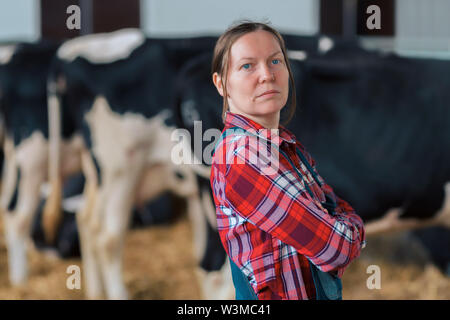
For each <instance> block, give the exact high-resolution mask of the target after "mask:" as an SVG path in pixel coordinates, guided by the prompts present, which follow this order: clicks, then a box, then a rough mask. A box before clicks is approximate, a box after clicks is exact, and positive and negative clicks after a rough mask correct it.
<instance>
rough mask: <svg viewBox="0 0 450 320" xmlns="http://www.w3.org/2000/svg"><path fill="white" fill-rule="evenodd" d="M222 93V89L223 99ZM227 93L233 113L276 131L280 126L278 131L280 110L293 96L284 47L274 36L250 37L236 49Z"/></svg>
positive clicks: (264, 33)
mask: <svg viewBox="0 0 450 320" xmlns="http://www.w3.org/2000/svg"><path fill="white" fill-rule="evenodd" d="M215 82H216V81H215ZM221 89H222V88H219V87H218V90H219V93H220V94H222V95H223V90H221ZM221 91H222V92H221ZM227 91H228V104H229V107H230V111H231V112H233V113H239V114H243V115H245V116H248V117H249V118H250V119H253V120H256V121H257V122H259V123H260V124H263V125H266V126H272V127H273V124H274V123H275V122H276V128H278V121H279V115H280V110H281V109H282V108H283V107H284V106H285V104H286V101H287V98H288V94H289V72H288V69H287V67H286V62H285V61H284V57H283V52H282V51H281V48H280V45H279V44H278V41H277V40H276V38H275V37H274V36H273V35H272V34H271V33H269V32H267V31H263V30H260V31H255V32H251V33H247V34H245V35H243V36H242V37H240V38H239V39H238V40H236V42H235V43H234V44H233V45H232V47H231V50H230V57H229V65H228V79H227Z"/></svg>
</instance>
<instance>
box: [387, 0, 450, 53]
mask: <svg viewBox="0 0 450 320" xmlns="http://www.w3.org/2000/svg"><path fill="white" fill-rule="evenodd" d="M395 9H396V16H397V20H396V24H395V28H396V39H395V40H396V41H395V45H396V48H397V50H402V51H403V50H413V51H433V52H440V53H445V52H447V53H450V19H449V14H450V1H448V0H427V1H422V0H397V2H396V8H395Z"/></svg>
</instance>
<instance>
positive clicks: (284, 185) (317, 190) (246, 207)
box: [211, 112, 365, 300]
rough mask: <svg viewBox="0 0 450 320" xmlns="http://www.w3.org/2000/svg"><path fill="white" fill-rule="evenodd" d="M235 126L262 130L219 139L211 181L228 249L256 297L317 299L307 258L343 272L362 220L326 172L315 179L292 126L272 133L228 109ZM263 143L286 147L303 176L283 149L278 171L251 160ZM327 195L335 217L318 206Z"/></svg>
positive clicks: (358, 242) (359, 238) (360, 237)
mask: <svg viewBox="0 0 450 320" xmlns="http://www.w3.org/2000/svg"><path fill="white" fill-rule="evenodd" d="M231 127H239V128H242V129H245V130H252V132H257V135H256V136H252V135H250V136H249V135H243V134H242V133H241V134H239V133H237V132H236V133H233V134H230V135H228V136H226V137H225V138H224V139H223V140H221V141H219V142H218V144H217V145H216V149H215V153H214V157H213V161H212V170H211V186H212V190H213V195H214V202H215V205H216V213H217V223H218V230H219V234H220V238H221V241H222V244H223V246H224V248H225V251H226V252H227V254H228V256H230V257H231V259H232V260H233V261H234V262H235V263H236V265H237V266H238V267H239V268H240V269H241V270H242V271H243V273H244V274H245V275H246V276H247V278H248V280H249V282H250V284H251V285H252V287H253V289H254V290H255V292H256V294H257V295H258V299H261V300H262V299H314V298H315V286H314V282H313V278H312V275H311V271H310V266H309V264H310V263H313V264H314V265H316V266H317V267H318V268H319V269H320V270H321V271H324V272H329V271H333V272H335V273H336V274H337V275H338V276H339V277H341V276H342V274H343V272H344V269H345V268H346V266H348V264H349V263H350V262H351V261H352V260H353V259H355V258H357V257H358V256H359V254H360V251H361V248H362V247H363V246H364V243H365V241H364V238H365V236H364V227H363V222H362V220H361V218H360V217H359V216H358V215H356V213H355V211H354V209H353V208H352V207H351V206H350V205H349V204H348V203H347V202H345V201H344V200H342V199H340V198H339V197H337V196H336V195H335V194H334V192H333V189H332V188H331V187H330V186H329V185H327V184H326V183H325V182H324V181H323V179H322V178H321V177H320V175H318V179H320V180H319V181H320V182H321V184H322V187H320V186H319V185H318V184H317V183H316V181H315V180H314V179H313V177H312V176H311V174H310V173H309V172H308V171H307V169H306V167H305V166H304V165H303V163H302V162H301V161H300V158H299V157H298V155H297V154H296V151H295V147H296V146H297V147H299V148H300V150H301V152H302V153H303V154H304V155H305V157H306V159H307V161H308V162H309V163H310V164H311V165H312V167H313V170H314V171H315V172H316V173H317V171H316V168H315V162H314V160H313V159H312V157H311V156H310V155H309V154H308V153H307V152H306V150H305V149H304V147H303V146H302V144H301V143H300V142H298V141H297V139H296V138H295V136H294V135H293V134H292V133H291V132H290V131H288V130H287V129H286V128H284V127H283V126H281V125H280V128H279V130H276V131H277V133H276V134H275V135H274V134H273V131H271V130H270V129H265V128H264V127H262V126H261V125H260V124H258V123H256V122H254V121H252V120H250V119H248V118H247V117H244V116H242V115H238V114H233V113H231V112H227V115H226V119H225V128H224V130H227V129H229V128H231ZM260 137H264V138H263V139H260ZM262 141H264V142H265V143H266V146H268V145H271V144H273V143H274V144H275V145H276V146H277V147H278V148H280V150H282V151H284V152H285V154H286V155H287V156H288V157H289V158H290V159H291V161H292V162H293V163H294V164H295V166H296V167H297V169H299V170H300V172H301V173H302V174H303V177H299V175H298V174H297V171H296V170H294V169H293V168H292V166H291V165H290V164H289V162H288V161H287V160H286V159H285V158H284V157H282V156H281V154H280V156H279V157H278V158H279V159H278V162H277V164H278V166H277V170H276V173H274V174H267V173H266V172H262V167H263V166H258V165H255V161H251V160H252V159H254V158H252V157H256V155H257V151H256V150H258V149H257V143H260V144H261V142H262ZM268 142H270V144H269V143H268ZM259 154H260V153H258V155H259ZM271 160H274V159H271ZM274 161H275V160H274ZM302 179H303V181H306V184H307V185H308V186H309V188H310V190H311V191H312V193H313V195H314V197H311V196H310V194H309V193H308V191H307V190H306V189H305V185H304V183H305V182H303V181H302ZM325 194H327V195H328V196H329V197H331V198H333V199H334V200H335V201H336V203H337V208H336V210H335V214H334V215H331V214H329V213H328V211H327V210H326V209H324V208H323V207H322V205H321V204H320V202H323V201H325Z"/></svg>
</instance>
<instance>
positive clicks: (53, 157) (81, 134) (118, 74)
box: [44, 29, 232, 299]
mask: <svg viewBox="0 0 450 320" xmlns="http://www.w3.org/2000/svg"><path fill="white" fill-rule="evenodd" d="M214 43H215V39H214V38H196V39H182V40H176V39H171V40H162V39H147V38H145V36H144V34H143V33H142V32H141V31H139V30H135V29H124V30H120V31H116V32H112V33H109V34H95V35H89V36H84V37H80V38H76V39H73V40H70V41H68V42H66V43H64V44H63V45H62V46H61V47H60V48H59V49H58V52H57V59H56V60H55V63H54V65H53V68H52V71H51V79H50V82H49V91H50V97H49V114H50V119H49V120H50V161H49V162H50V168H49V174H50V180H51V184H52V188H51V189H52V192H51V195H50V197H49V200H48V202H47V205H46V209H45V212H44V222H45V223H44V225H45V229H46V232H47V234H48V235H49V239H50V240H51V239H52V238H53V237H54V234H52V233H51V232H49V231H51V230H54V226H55V225H57V223H58V220H59V218H58V212H59V203H60V198H61V195H60V186H61V184H62V181H63V179H64V174H63V173H62V172H63V171H64V170H63V167H64V162H65V161H66V160H64V158H65V154H64V150H63V148H62V145H63V143H62V142H63V141H65V140H67V139H71V140H72V141H73V140H79V141H80V144H79V145H80V148H79V153H78V154H77V155H76V156H75V158H74V159H71V160H70V161H72V162H76V163H80V165H81V167H82V169H83V173H84V175H85V177H86V184H85V189H84V198H85V202H84V206H83V208H82V209H81V210H80V212H78V213H77V223H78V227H79V232H80V240H81V252H82V260H83V270H84V275H85V288H86V294H87V296H88V297H89V298H99V297H103V296H104V295H106V297H107V298H110V299H123V298H127V290H126V288H125V285H124V281H123V276H122V252H123V245H124V237H125V232H126V230H127V228H128V225H129V220H130V211H131V208H132V206H133V204H139V203H142V202H144V201H146V200H148V199H152V198H156V197H157V196H158V195H160V194H162V193H163V192H164V191H171V192H173V193H174V194H176V195H178V196H180V197H183V198H185V199H187V211H188V214H189V217H190V219H191V222H192V227H193V235H194V253H195V256H196V257H197V258H199V257H200V256H201V254H202V252H203V251H204V250H205V248H204V247H205V239H204V237H205V231H204V225H205V217H204V215H203V208H202V203H201V202H200V198H199V195H198V193H199V190H198V186H197V183H196V175H195V174H199V175H201V176H204V177H206V176H209V170H208V169H205V168H203V167H202V166H195V165H194V166H192V165H175V164H174V162H173V161H172V150H173V146H174V145H175V141H174V140H173V131H174V129H175V126H174V125H173V123H171V111H170V106H171V104H172V99H173V96H174V95H173V93H174V79H175V75H176V73H177V71H178V69H179V68H180V67H181V65H182V64H183V62H184V61H185V60H187V59H188V58H190V57H192V56H194V55H196V54H198V53H199V52H203V51H204V50H212V48H213V46H214ZM68 115H69V116H68ZM149 254H150V253H149ZM221 275H222V274H220V275H219V276H218V275H216V274H214V273H208V272H200V273H199V276H200V284H201V285H202V286H203V289H204V292H205V293H206V296H205V297H207V298H225V297H227V296H228V294H229V292H231V294H232V283H231V279H230V277H231V275H230V272H229V271H228V273H227V275H226V277H225V278H223V279H222V278H220V276H221ZM208 279H213V280H208ZM208 281H209V282H213V283H214V284H215V285H216V287H217V286H219V285H221V284H222V283H225V285H222V288H224V287H226V288H225V289H222V290H208V289H206V284H205V283H207V282H208ZM208 294H212V295H211V296H208Z"/></svg>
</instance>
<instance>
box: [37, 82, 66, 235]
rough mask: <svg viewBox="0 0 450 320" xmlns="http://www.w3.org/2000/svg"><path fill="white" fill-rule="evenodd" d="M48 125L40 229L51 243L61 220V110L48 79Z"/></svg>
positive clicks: (53, 86) (53, 87) (54, 88)
mask: <svg viewBox="0 0 450 320" xmlns="http://www.w3.org/2000/svg"><path fill="white" fill-rule="evenodd" d="M47 90H48V123H49V161H48V165H49V168H48V174H49V182H50V195H49V197H48V198H47V200H46V202H45V206H44V212H43V215H42V227H43V231H44V237H45V240H46V241H47V243H53V242H54V241H55V238H56V233H57V230H58V227H59V224H60V223H61V220H62V211H61V203H62V177H61V164H60V158H61V155H60V153H61V151H60V150H61V108H60V104H61V103H60V102H61V101H60V97H59V95H58V92H57V91H58V90H57V83H56V78H53V77H52V76H50V77H49V80H48V83H47Z"/></svg>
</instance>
